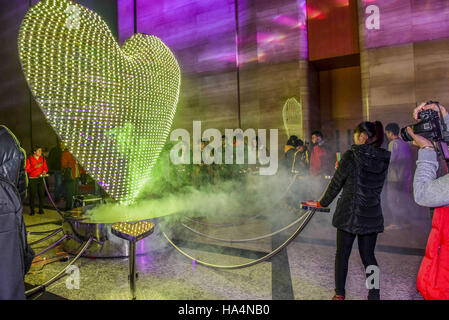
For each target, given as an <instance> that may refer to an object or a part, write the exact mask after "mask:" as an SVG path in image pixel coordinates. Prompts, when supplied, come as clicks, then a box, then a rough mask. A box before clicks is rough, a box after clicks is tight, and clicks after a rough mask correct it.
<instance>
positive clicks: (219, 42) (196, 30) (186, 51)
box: [118, 0, 307, 73]
mask: <svg viewBox="0 0 449 320" xmlns="http://www.w3.org/2000/svg"><path fill="white" fill-rule="evenodd" d="M136 3H137V6H136V17H137V31H138V32H142V33H148V34H153V35H155V36H157V37H159V38H161V39H162V41H164V42H165V43H166V44H167V45H168V46H169V47H170V48H171V49H172V50H173V52H174V53H175V55H176V57H177V59H178V61H179V62H180V65H181V69H182V70H183V72H197V73H198V72H210V71H223V70H229V69H232V68H235V67H236V63H237V60H238V63H239V65H240V66H241V65H243V64H246V63H252V62H258V63H276V62H282V61H292V60H295V59H296V60H298V59H304V58H307V37H306V5H305V0H279V1H277V3H276V6H275V7H273V2H271V1H267V2H262V1H254V0H240V1H238V9H239V21H238V23H239V26H240V27H241V30H240V31H241V32H239V37H238V38H237V39H236V25H237V24H236V15H235V3H236V1H235V0H215V1H211V0H158V1H146V0H137V1H136ZM268 7H270V8H268ZM267 8H268V9H270V10H269V11H267V10H266V9H267ZM249 11H252V12H253V13H254V14H253V16H252V17H251V19H252V20H253V21H251V23H256V27H255V28H252V33H246V32H245V30H244V26H245V24H246V23H247V22H248V21H247V18H248V17H250V16H251V14H250V13H249ZM267 12H268V14H267ZM259 13H262V14H259ZM254 20H255V21H254ZM118 25H119V41H120V42H121V43H123V42H124V41H125V40H126V39H127V38H128V37H129V36H131V35H132V33H133V31H134V0H119V1H118ZM242 30H243V32H242ZM246 30H248V29H246ZM237 43H238V45H239V48H240V47H242V48H244V47H248V46H254V45H255V46H256V51H255V54H254V51H253V52H251V51H250V52H249V53H248V54H247V53H245V50H243V52H242V51H240V54H239V56H238V58H237V55H236V45H237Z"/></svg>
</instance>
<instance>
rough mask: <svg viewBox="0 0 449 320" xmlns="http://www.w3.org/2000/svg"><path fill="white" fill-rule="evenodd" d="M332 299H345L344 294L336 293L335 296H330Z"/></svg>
mask: <svg viewBox="0 0 449 320" xmlns="http://www.w3.org/2000/svg"><path fill="white" fill-rule="evenodd" d="M332 300H345V296H340V295H338V294H336V295H335V296H333V297H332Z"/></svg>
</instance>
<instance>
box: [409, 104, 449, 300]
mask: <svg viewBox="0 0 449 320" xmlns="http://www.w3.org/2000/svg"><path fill="white" fill-rule="evenodd" d="M429 109H431V110H434V111H436V112H438V113H439V115H440V118H442V119H443V121H444V123H445V124H446V127H449V113H448V112H447V111H446V108H444V107H443V106H442V105H439V104H436V103H430V102H429V103H422V104H421V105H420V106H419V107H417V108H415V110H414V112H413V117H414V118H415V119H416V120H418V113H419V112H420V111H423V110H429ZM407 132H408V134H409V135H410V136H411V137H412V138H413V143H414V144H415V145H417V146H418V147H419V151H418V161H417V162H416V164H417V167H416V172H415V177H414V180H413V196H414V199H415V202H416V203H417V204H418V205H420V206H422V207H429V208H435V211H434V214H433V219H432V230H431V231H430V234H429V238H428V240H427V246H426V254H425V256H424V258H423V260H422V263H421V266H420V268H419V272H418V279H417V288H418V290H419V292H420V293H421V294H422V296H423V297H424V299H426V300H449V173H446V174H445V175H443V176H441V177H438V175H437V173H438V168H439V163H438V157H437V150H436V149H435V146H434V145H433V144H432V142H431V141H429V140H427V139H426V138H425V137H423V136H420V135H418V134H414V133H413V131H412V130H411V128H410V127H409V128H407Z"/></svg>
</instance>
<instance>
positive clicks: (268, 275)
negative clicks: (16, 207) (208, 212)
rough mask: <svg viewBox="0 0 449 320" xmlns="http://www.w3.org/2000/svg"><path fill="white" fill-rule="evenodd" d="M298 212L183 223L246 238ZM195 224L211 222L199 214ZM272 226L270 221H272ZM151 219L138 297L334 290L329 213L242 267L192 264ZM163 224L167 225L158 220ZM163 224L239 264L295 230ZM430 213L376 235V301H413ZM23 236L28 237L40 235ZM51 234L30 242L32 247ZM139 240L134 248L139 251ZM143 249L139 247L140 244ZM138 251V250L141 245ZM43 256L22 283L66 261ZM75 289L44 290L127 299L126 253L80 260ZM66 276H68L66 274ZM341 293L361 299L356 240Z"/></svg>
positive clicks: (200, 252) (200, 255)
mask: <svg viewBox="0 0 449 320" xmlns="http://www.w3.org/2000/svg"><path fill="white" fill-rule="evenodd" d="M28 210H29V209H28V208H27V207H25V209H24V212H25V214H24V217H25V223H26V225H28V226H30V225H33V224H38V223H42V222H49V221H55V220H58V217H59V216H58V215H57V213H56V212H55V211H53V210H50V209H46V210H45V214H44V215H35V216H29V215H28V212H29V211H28ZM297 217H298V213H295V212H291V211H290V212H288V211H285V210H281V211H279V212H273V214H272V215H271V216H268V217H267V216H261V217H258V218H257V219H252V220H249V221H246V222H245V223H241V224H239V225H237V226H228V227H214V226H205V225H202V224H198V223H194V222H192V221H190V222H186V224H188V225H189V226H190V227H192V228H194V229H195V230H198V231H200V232H202V233H205V234H208V235H210V236H213V237H218V238H224V239H234V240H235V239H247V238H251V237H257V236H260V235H264V234H268V233H270V232H273V231H276V230H278V229H280V228H282V227H284V226H286V225H288V224H289V223H290V222H292V221H294V220H295V219H296V218H297ZM202 222H212V221H207V220H202ZM275 225H276V226H275ZM56 227H57V226H56V225H55V224H47V225H43V226H34V227H30V228H28V231H43V230H51V229H54V228H56ZM159 227H160V226H159V225H156V231H155V232H154V234H152V235H150V236H149V237H148V238H146V239H145V240H144V241H143V242H140V243H138V244H137V252H138V253H139V252H143V251H147V250H148V249H150V253H147V254H140V255H138V256H137V259H136V263H137V271H138V273H139V277H138V280H137V292H136V293H137V299H152V300H157V299H171V300H176V299H188V300H190V299H192V300H197V299H199V300H207V299H242V300H245V299H284V300H293V299H298V300H301V299H311V300H320V299H330V298H331V297H332V296H333V294H334V291H333V288H334V254H335V236H336V229H335V228H333V227H332V225H331V215H329V214H326V213H316V215H315V216H314V217H313V218H312V220H311V222H310V223H309V225H308V226H307V227H306V229H305V230H304V231H303V232H302V233H301V234H300V235H299V236H298V237H297V238H296V239H295V240H294V241H293V242H292V243H290V244H289V245H288V247H287V248H286V249H284V250H282V251H281V252H280V253H279V254H277V255H276V256H274V257H272V258H271V259H269V260H268V261H266V262H262V263H260V264H257V265H254V266H251V267H249V268H243V269H234V270H225V269H216V268H209V267H205V266H202V265H200V264H199V263H194V262H192V260H191V259H189V258H187V257H186V256H184V255H182V254H181V253H179V252H178V251H177V250H176V249H174V248H173V246H172V245H170V244H169V243H168V242H167V241H166V239H165V238H164V237H163V236H162V234H161V232H160V228H159ZM165 228H167V226H165ZM169 228H170V230H166V231H167V233H168V234H169V236H170V238H171V239H172V240H173V242H174V243H176V244H177V245H178V246H179V248H180V249H181V250H183V251H185V253H186V254H188V255H190V256H191V257H193V258H195V259H197V260H201V261H205V262H208V263H211V264H214V265H240V264H244V263H247V262H250V261H253V260H254V259H258V258H261V257H263V256H265V255H266V254H267V253H269V252H270V251H272V250H273V248H276V247H278V246H279V245H281V244H282V243H284V242H285V241H286V240H287V239H288V238H289V237H290V235H291V234H292V233H293V232H294V231H295V230H296V227H295V226H293V227H291V228H289V229H288V230H286V231H284V232H282V233H281V234H278V235H276V236H274V237H269V238H266V239H263V240H258V241H255V242H243V243H229V242H220V241H215V240H212V239H209V238H205V237H203V236H200V235H197V234H195V233H193V232H191V231H189V230H188V229H186V228H184V227H182V226H181V225H180V224H178V225H176V224H174V225H173V224H172V225H171V226H170V227H169ZM429 230H430V218H429V217H428V216H423V217H422V219H419V220H416V219H415V221H414V222H413V223H409V224H408V225H407V226H403V227H402V228H400V229H395V228H393V229H391V230H390V229H388V230H386V231H385V232H384V233H383V234H381V235H379V239H378V245H377V248H376V257H377V260H378V262H379V265H380V286H381V298H382V299H389V300H391V299H400V300H419V299H422V298H421V296H420V294H419V292H417V290H416V276H417V272H418V269H419V266H420V263H421V259H422V256H423V254H424V248H425V245H426V238H427V235H428V232H429ZM42 237H43V236H42V235H29V241H34V240H36V239H39V238H42ZM57 239H58V236H55V237H54V238H52V239H49V240H46V241H45V242H43V243H40V244H37V245H36V246H34V248H35V251H36V252H39V251H40V250H42V249H44V248H45V247H47V246H49V245H50V244H51V243H53V242H54V241H55V240H57ZM139 246H140V251H139ZM143 247H145V248H143ZM143 249H145V250H143ZM64 255H65V253H64V252H63V248H62V247H56V248H53V249H51V250H50V251H48V252H46V253H45V254H43V255H42V258H47V259H52V258H55V257H61V256H64ZM48 261H52V260H44V261H40V262H36V263H34V264H33V266H32V269H31V271H30V273H29V274H27V275H26V277H25V282H26V283H28V284H31V285H37V284H40V283H42V282H44V281H46V280H47V279H49V278H51V277H52V276H53V275H55V274H56V273H57V272H58V271H60V270H61V269H63V268H64V266H65V264H66V263H67V262H53V263H49V264H46V265H45V263H46V262H48ZM75 265H76V266H77V267H78V268H79V275H80V277H79V279H80V281H79V289H76V288H73V285H74V284H75V282H73V281H72V280H71V278H70V277H65V278H62V279H61V280H59V281H58V282H56V283H54V284H53V285H51V286H50V287H49V288H48V289H47V291H48V292H50V293H52V294H55V295H57V296H60V297H63V298H66V299H83V300H84V299H129V298H130V294H129V286H128V281H127V277H128V259H127V258H102V259H100V258H97V259H91V258H81V259H80V260H78V261H77V262H76V263H75ZM72 275H73V274H72ZM346 291H347V299H366V296H367V289H366V287H365V278H364V268H363V265H362V263H361V260H360V257H359V254H358V250H357V245H356V244H354V248H353V252H352V255H351V258H350V264H349V274H348V279H347V287H346Z"/></svg>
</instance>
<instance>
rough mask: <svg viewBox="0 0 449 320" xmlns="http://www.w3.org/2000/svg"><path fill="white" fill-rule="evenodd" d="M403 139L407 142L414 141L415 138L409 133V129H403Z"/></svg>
mask: <svg viewBox="0 0 449 320" xmlns="http://www.w3.org/2000/svg"><path fill="white" fill-rule="evenodd" d="M412 130H413V127H412ZM401 138H402V140H404V141H405V142H409V141H413V138H412V137H411V136H410V135H409V134H408V132H407V127H405V128H402V129H401Z"/></svg>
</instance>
